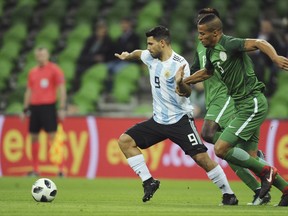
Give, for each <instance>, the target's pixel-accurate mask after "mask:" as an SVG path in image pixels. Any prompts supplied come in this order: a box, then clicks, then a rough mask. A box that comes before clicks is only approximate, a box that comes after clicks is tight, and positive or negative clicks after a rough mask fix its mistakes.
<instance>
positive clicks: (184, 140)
mask: <svg viewBox="0 0 288 216" xmlns="http://www.w3.org/2000/svg"><path fill="white" fill-rule="evenodd" d="M166 131H167V136H168V137H169V139H170V140H172V141H173V142H174V143H177V144H178V145H179V146H180V147H181V148H182V150H183V151H184V152H185V154H187V155H190V156H191V157H192V158H193V159H194V160H195V162H196V163H197V164H198V165H199V166H200V167H202V168H203V169H204V170H205V171H206V173H207V176H208V178H209V179H211V181H212V182H213V183H214V184H216V185H217V186H218V188H219V189H220V190H221V191H222V194H223V200H222V203H223V204H225V205H236V204H238V200H237V198H236V197H235V195H234V193H233V191H232V190H231V187H230V185H229V183H228V180H227V178H226V175H225V173H224V171H223V169H222V168H221V166H220V165H218V164H217V163H216V162H215V161H213V160H211V158H210V157H209V155H208V154H207V148H206V146H205V145H204V144H203V143H202V140H201V138H200V136H199V134H198V132H197V130H196V126H195V124H194V121H193V119H192V118H188V116H184V117H183V118H182V119H181V120H180V121H179V122H177V123H176V124H173V125H170V126H169V127H168V126H167V129H166Z"/></svg>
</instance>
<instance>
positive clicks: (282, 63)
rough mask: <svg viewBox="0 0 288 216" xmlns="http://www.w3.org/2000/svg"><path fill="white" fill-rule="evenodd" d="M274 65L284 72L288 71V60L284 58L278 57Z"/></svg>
mask: <svg viewBox="0 0 288 216" xmlns="http://www.w3.org/2000/svg"><path fill="white" fill-rule="evenodd" d="M274 63H275V64H277V66H278V67H279V68H281V69H283V70H286V71H288V59H287V58H286V57H284V56H277V57H276V58H275V59H274Z"/></svg>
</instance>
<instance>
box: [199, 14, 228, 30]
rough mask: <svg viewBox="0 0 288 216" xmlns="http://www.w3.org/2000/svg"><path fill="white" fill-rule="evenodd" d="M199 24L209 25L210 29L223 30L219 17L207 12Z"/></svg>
mask: <svg viewBox="0 0 288 216" xmlns="http://www.w3.org/2000/svg"><path fill="white" fill-rule="evenodd" d="M198 25H207V27H208V31H214V30H222V28H223V25H222V22H221V20H220V19H219V17H217V16H216V15H214V14H207V15H206V16H204V17H202V18H201V19H200V20H199V21H198Z"/></svg>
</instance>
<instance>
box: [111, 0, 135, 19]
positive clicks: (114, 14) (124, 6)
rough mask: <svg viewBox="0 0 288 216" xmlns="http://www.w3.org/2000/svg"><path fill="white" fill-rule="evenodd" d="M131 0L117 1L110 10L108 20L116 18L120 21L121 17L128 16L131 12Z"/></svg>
mask: <svg viewBox="0 0 288 216" xmlns="http://www.w3.org/2000/svg"><path fill="white" fill-rule="evenodd" d="M131 6H132V1H131V0H125V1H115V2H114V4H113V5H112V8H111V9H110V10H109V15H108V17H107V18H108V20H109V21H111V20H115V21H117V20H118V22H119V20H120V19H121V18H124V17H127V16H129V15H130V13H131Z"/></svg>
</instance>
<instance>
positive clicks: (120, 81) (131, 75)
mask: <svg viewBox="0 0 288 216" xmlns="http://www.w3.org/2000/svg"><path fill="white" fill-rule="evenodd" d="M140 75H141V74H140V68H139V66H138V65H137V64H133V63H131V64H128V65H127V66H125V67H123V68H122V69H121V70H120V71H119V72H118V73H117V74H116V75H115V78H114V85H113V89H112V95H113V98H114V99H115V100H116V101H117V102H119V103H127V102H129V101H130V99H131V95H132V94H133V93H134V92H135V91H136V90H137V89H138V80H139V79H140Z"/></svg>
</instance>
